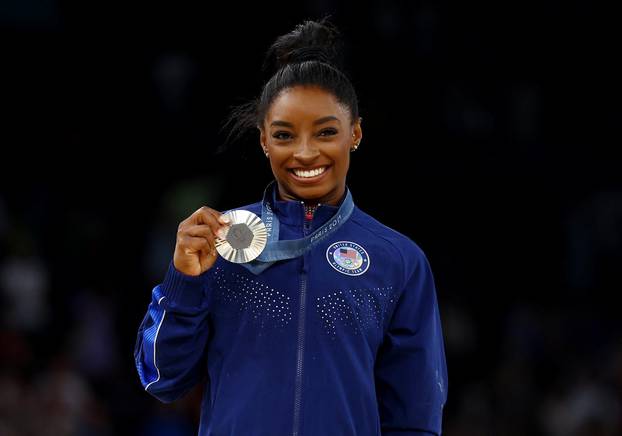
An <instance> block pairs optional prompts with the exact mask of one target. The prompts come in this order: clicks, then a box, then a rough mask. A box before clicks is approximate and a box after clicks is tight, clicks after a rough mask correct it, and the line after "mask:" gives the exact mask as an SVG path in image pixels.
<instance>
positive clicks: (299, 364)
mask: <svg viewBox="0 0 622 436" xmlns="http://www.w3.org/2000/svg"><path fill="white" fill-rule="evenodd" d="M301 203H302V205H303V208H302V213H303V214H304V221H303V225H302V233H303V236H307V235H308V234H309V230H310V229H311V222H312V221H313V215H307V214H306V213H305V210H304V209H305V208H304V203H303V202H302V201H301ZM302 262H303V267H302V273H301V276H300V312H299V315H298V349H297V352H296V387H295V396H294V429H293V431H292V436H299V435H300V428H299V427H300V415H301V413H302V374H303V369H304V368H303V362H304V346H305V318H306V317H305V315H306V300H307V272H306V269H305V265H304V262H305V258H304V255H303V257H302Z"/></svg>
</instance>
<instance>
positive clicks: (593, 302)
mask: <svg viewBox="0 0 622 436" xmlns="http://www.w3.org/2000/svg"><path fill="white" fill-rule="evenodd" d="M223 3H224V4H223ZM326 14H331V15H332V21H333V22H334V23H335V24H336V25H337V26H338V27H339V28H340V29H341V31H342V32H343V34H344V38H345V43H346V49H345V55H346V66H347V70H346V72H347V73H348V74H349V76H350V77H351V79H352V81H353V83H354V85H355V88H356V89H357V92H358V94H359V99H360V112H361V115H362V117H363V131H364V138H363V140H362V143H361V146H360V148H359V149H358V150H357V152H356V153H354V154H352V163H351V169H350V173H349V176H348V185H349V187H350V189H351V190H352V193H353V196H354V198H355V201H356V202H357V204H358V206H359V207H361V208H362V209H363V210H365V211H367V212H368V213H370V214H371V215H373V216H375V217H376V218H378V219H379V220H380V221H382V222H384V223H385V224H387V225H389V226H391V227H393V228H395V229H398V230H399V231H401V232H402V233H404V234H406V235H407V236H409V237H411V238H412V239H413V240H414V241H416V242H417V243H418V244H419V245H420V246H421V247H422V248H423V250H424V251H425V252H426V254H427V256H428V258H429V260H430V263H431V265H432V268H433V271H434V274H435V278H436V284H437V292H438V298H439V302H440V309H441V316H442V318H443V324H444V334H445V341H446V351H447V357H448V369H449V400H448V403H447V405H446V409H445V419H444V434H446V435H448V436H476V435H477V436H479V435H535V436H539V435H551V436H561V435H564V436H588V435H589V436H591V435H594V436H608V435H620V434H622V409H621V403H622V339H621V338H622V335H621V333H622V324H621V323H620V316H619V305H618V303H617V301H619V300H618V294H619V293H620V291H622V276H621V271H622V263H621V261H622V176H621V174H620V167H621V164H622V161H621V160H620V159H619V158H618V156H619V150H618V149H619V148H620V146H621V144H622V141H621V137H620V136H621V135H620V128H621V126H622V109H621V103H620V102H621V97H622V85H621V81H620V78H621V77H622V75H621V73H622V71H621V68H620V66H619V65H620V63H619V59H618V58H619V57H620V43H621V42H622V39H621V36H622V35H621V33H622V32H620V24H619V21H620V14H618V13H617V11H615V10H613V8H611V7H605V5H604V4H603V5H601V4H599V3H596V2H592V1H587V0H578V1H567V2H561V1H538V2H536V1H509V2H481V1H478V2H448V1H430V0H424V1H413V2H396V1H392V0H383V1H379V0H378V1H371V2H354V1H328V0H320V1H318V0H316V1H306V2H304V1H303V2H294V3H291V2H279V1H275V2H269V3H265V2H254V3H247V4H243V3H238V2H202V3H199V2H197V3H189V2H174V3H172V2H171V3H167V4H164V5H157V4H150V3H145V4H140V3H134V2H119V1H108V2H79V3H78V2H76V3H71V2H67V1H62V0H36V1H35V0H3V2H2V4H1V5H0V39H1V41H2V52H1V53H2V57H1V65H2V68H1V72H0V78H1V79H2V80H1V81H0V83H1V85H0V86H1V88H0V90H1V95H2V97H1V98H0V101H2V106H3V109H4V110H3V111H2V112H3V115H2V128H1V132H2V133H1V136H0V138H1V139H0V141H1V143H2V172H1V173H0V183H1V184H0V435H2V436H22V435H24V436H30V435H44V436H46V435H55V436H58V435H61V436H63V435H72V436H73V435H80V436H82V435H102V436H104V435H106V436H107V435H126V434H127V435H144V436H159V435H171V436H177V435H179V436H181V435H193V434H196V429H197V424H198V416H199V415H198V410H199V401H200V397H201V391H200V389H199V388H197V389H195V390H194V391H192V392H191V393H190V394H189V395H188V396H187V397H185V398H184V399H183V400H181V401H179V402H177V403H174V404H170V405H163V404H160V403H158V402H157V400H155V399H154V398H152V397H150V396H149V395H148V394H147V393H145V392H144V391H143V388H142V386H141V385H140V383H139V380H138V376H137V374H136V370H135V367H134V361H133V348H134V342H135V339H136V332H137V328H138V326H139V324H140V322H141V320H142V318H143V316H144V313H145V311H146V309H147V305H148V303H149V301H150V293H151V289H152V288H153V286H155V285H156V284H157V283H159V282H160V281H161V280H162V278H163V276H164V272H165V270H166V266H167V264H168V262H169V261H170V259H171V256H172V253H173V247H174V242H175V233H176V228H177V223H178V222H179V221H180V220H182V219H183V218H185V217H186V216H188V215H189V214H190V213H191V212H192V211H194V210H195V209H197V208H198V207H199V206H201V205H203V204H207V205H209V206H211V207H213V208H216V209H219V210H225V209H229V208H233V207H236V206H239V205H241V204H248V203H251V202H255V201H258V200H259V198H260V196H261V194H262V192H263V188H264V186H265V185H266V184H267V183H268V182H269V181H270V180H271V177H272V175H271V173H270V170H269V167H268V165H267V162H266V160H265V157H264V156H263V154H262V153H261V151H260V147H259V144H258V138H257V137H256V136H252V135H251V136H249V137H247V138H243V139H242V140H240V141H239V142H237V143H235V144H234V145H233V146H232V147H230V148H229V149H227V151H225V152H223V153H216V151H217V150H218V149H219V147H220V146H221V145H222V144H223V143H224V140H225V138H226V132H224V131H223V130H222V126H223V123H224V120H225V119H226V116H227V115H228V113H229V110H230V107H231V106H232V105H236V104H240V103H243V102H245V101H247V100H248V99H250V98H253V97H255V96H256V95H257V94H258V93H259V91H260V87H261V85H262V83H263V82H264V81H265V80H266V79H267V77H265V76H264V75H263V74H262V73H261V72H260V66H261V64H262V60H263V54H264V52H265V50H266V49H267V48H268V46H269V45H270V43H271V42H272V41H273V40H274V38H276V37H277V36H278V35H281V34H283V33H285V32H288V31H290V30H291V29H292V28H293V27H294V26H295V25H296V24H298V23H300V22H302V21H303V20H304V19H309V18H311V19H318V18H321V17H322V16H324V15H326ZM407 210H408V211H409V212H408V213H406V211H407Z"/></svg>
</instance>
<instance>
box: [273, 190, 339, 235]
mask: <svg viewBox="0 0 622 436" xmlns="http://www.w3.org/2000/svg"><path fill="white" fill-rule="evenodd" d="M267 190H268V194H267V195H266V197H267V199H268V201H270V205H271V206H272V210H273V212H274V213H275V214H276V215H277V216H278V218H279V221H280V222H281V223H283V224H289V225H295V226H301V227H302V225H303V223H304V220H305V208H304V202H303V201H301V200H281V199H280V197H279V195H278V185H277V184H276V181H274V180H273V181H272V182H270V185H269V186H268V188H267ZM347 192H348V187H347V186H346V191H345V192H344V194H343V197H341V199H340V200H339V204H338V205H337V206H333V205H332V204H320V205H319V206H318V207H317V209H315V212H314V213H313V222H312V226H311V229H312V230H315V229H316V228H318V227H320V226H321V225H322V224H324V223H325V222H326V221H328V220H329V219H330V218H332V217H333V215H335V213H337V211H338V210H339V207H340V206H341V204H342V203H343V201H344V200H345V198H346V195H347Z"/></svg>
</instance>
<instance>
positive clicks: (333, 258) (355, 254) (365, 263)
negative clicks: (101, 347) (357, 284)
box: [326, 241, 369, 276]
mask: <svg viewBox="0 0 622 436" xmlns="http://www.w3.org/2000/svg"><path fill="white" fill-rule="evenodd" d="M326 259H327V260H328V263H330V265H331V266H332V267H333V268H335V269H336V270H337V271H339V272H340V273H342V274H347V275H350V276H360V275H361V274H363V273H365V271H367V269H368V268H369V255H368V254H367V251H365V249H364V248H363V247H361V246H360V245H359V244H356V243H354V242H350V241H339V242H335V243H334V244H333V245H331V246H330V247H328V250H326Z"/></svg>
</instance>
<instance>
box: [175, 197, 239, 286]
mask: <svg viewBox="0 0 622 436" xmlns="http://www.w3.org/2000/svg"><path fill="white" fill-rule="evenodd" d="M228 219H229V218H228V217H226V216H224V215H223V214H221V213H220V212H218V211H216V210H214V209H211V208H209V207H207V206H203V207H201V208H200V209H198V210H197V211H196V212H194V213H193V214H192V215H190V216H189V217H188V218H186V219H185V220H183V221H182V222H181V223H180V224H179V227H178V229H177V241H176V243H175V254H174V255H173V264H174V265H175V268H176V269H177V271H179V272H181V273H183V274H186V275H189V276H198V275H200V274H202V273H204V272H205V271H207V270H208V269H210V268H211V267H212V265H214V262H216V259H217V257H218V252H217V251H216V242H215V236H214V235H217V234H218V231H219V230H220V229H221V228H224V227H227V226H228V225H229V222H228Z"/></svg>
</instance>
